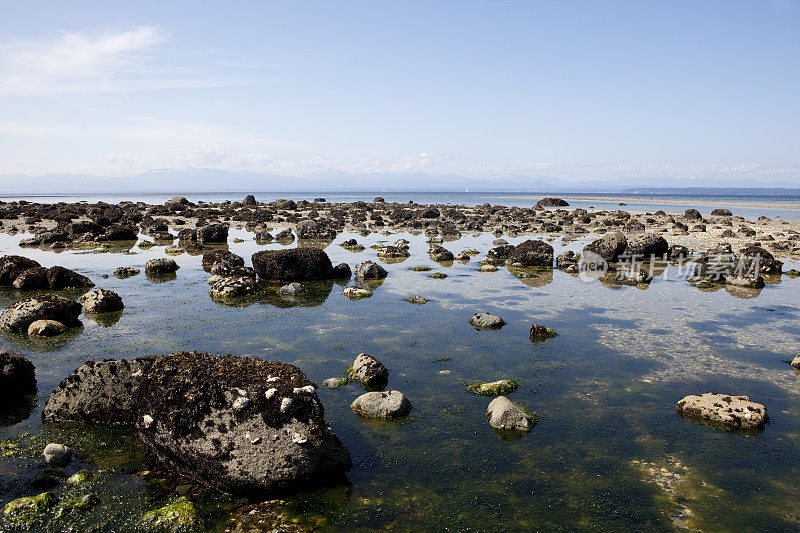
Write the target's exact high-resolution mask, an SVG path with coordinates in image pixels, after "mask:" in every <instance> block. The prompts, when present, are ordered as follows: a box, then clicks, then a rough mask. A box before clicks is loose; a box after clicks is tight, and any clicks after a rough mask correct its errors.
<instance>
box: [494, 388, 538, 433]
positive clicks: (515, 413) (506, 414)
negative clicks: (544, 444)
mask: <svg viewBox="0 0 800 533" xmlns="http://www.w3.org/2000/svg"><path fill="white" fill-rule="evenodd" d="M486 421H487V422H489V425H490V426H492V427H493V428H496V429H505V430H511V431H530V430H531V429H533V426H534V425H536V421H535V420H534V419H533V418H531V417H530V416H528V415H527V414H525V412H524V411H523V410H522V409H520V408H519V407H517V405H515V404H514V402H512V401H511V400H509V399H508V398H506V397H505V396H498V397H497V398H495V399H494V400H492V401H491V402H489V407H488V409H487V410H486Z"/></svg>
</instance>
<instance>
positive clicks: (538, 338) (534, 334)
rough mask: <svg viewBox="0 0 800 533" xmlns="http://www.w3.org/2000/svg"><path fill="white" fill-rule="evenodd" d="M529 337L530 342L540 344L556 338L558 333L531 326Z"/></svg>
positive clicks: (543, 327)
mask: <svg viewBox="0 0 800 533" xmlns="http://www.w3.org/2000/svg"><path fill="white" fill-rule="evenodd" d="M530 337H531V342H542V341H546V340H547V339H552V338H553V337H558V333H556V330H554V329H553V328H548V327H545V326H540V325H539V324H534V325H532V326H531V332H530Z"/></svg>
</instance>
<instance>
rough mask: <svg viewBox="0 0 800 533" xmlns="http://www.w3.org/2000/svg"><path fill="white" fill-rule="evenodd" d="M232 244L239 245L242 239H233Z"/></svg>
mask: <svg viewBox="0 0 800 533" xmlns="http://www.w3.org/2000/svg"><path fill="white" fill-rule="evenodd" d="M233 242H234V243H236V244H239V243H242V242H244V239H238V238H237V239H233Z"/></svg>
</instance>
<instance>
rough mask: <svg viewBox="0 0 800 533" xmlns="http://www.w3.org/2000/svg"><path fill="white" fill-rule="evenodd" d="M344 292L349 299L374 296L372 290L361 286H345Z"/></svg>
mask: <svg viewBox="0 0 800 533" xmlns="http://www.w3.org/2000/svg"><path fill="white" fill-rule="evenodd" d="M342 294H344V295H345V297H346V298H347V299H349V300H362V299H364V298H369V297H371V296H372V291H371V290H369V289H362V288H361V287H345V289H344V290H343V291H342Z"/></svg>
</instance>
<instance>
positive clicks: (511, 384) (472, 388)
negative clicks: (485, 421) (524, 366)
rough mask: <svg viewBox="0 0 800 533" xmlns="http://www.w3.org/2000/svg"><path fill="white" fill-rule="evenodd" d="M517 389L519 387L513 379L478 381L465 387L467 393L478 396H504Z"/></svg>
mask: <svg viewBox="0 0 800 533" xmlns="http://www.w3.org/2000/svg"><path fill="white" fill-rule="evenodd" d="M518 388H519V385H518V384H517V382H516V381H514V380H513V379H500V380H497V381H478V382H477V383H468V384H467V385H466V389H467V391H468V392H471V393H473V394H478V395H480V396H505V395H506V394H511V393H512V392H514V391H515V390H517V389H518Z"/></svg>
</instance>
